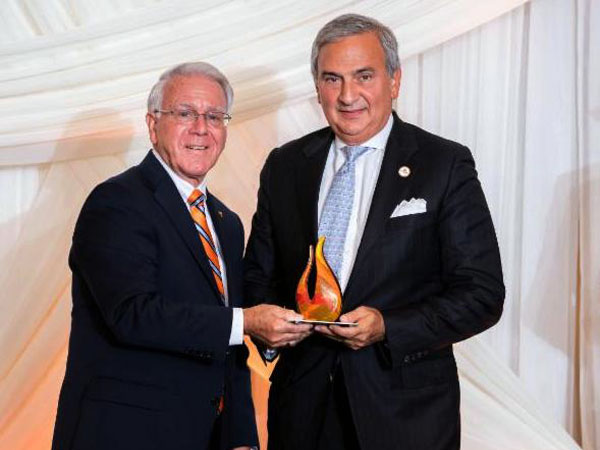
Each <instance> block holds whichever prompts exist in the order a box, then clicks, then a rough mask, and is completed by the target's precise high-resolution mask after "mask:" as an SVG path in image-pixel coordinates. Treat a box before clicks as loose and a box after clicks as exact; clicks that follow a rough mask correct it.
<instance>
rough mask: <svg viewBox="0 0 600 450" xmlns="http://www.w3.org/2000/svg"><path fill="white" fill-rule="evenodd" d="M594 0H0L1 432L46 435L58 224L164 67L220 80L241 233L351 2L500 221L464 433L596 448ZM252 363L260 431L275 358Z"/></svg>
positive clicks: (490, 439)
mask: <svg viewBox="0 0 600 450" xmlns="http://www.w3.org/2000/svg"><path fill="white" fill-rule="evenodd" d="M599 3H600V2H598V1H596V0H531V1H530V2H526V1H525V0H494V1H481V0H401V1H382V0H380V1H375V0H358V1H340V0H331V1H328V2H321V1H305V2H294V1H290V0H280V1H278V2H267V1H256V0H254V1H252V0H245V1H235V0H234V1H213V0H195V1H192V0H162V1H160V0H154V1H148V0H118V1H117V0H103V1H97V0H4V1H3V5H2V9H0V269H1V270H0V448H2V449H4V448H7V449H9V448H10V449H15V450H20V449H34V450H35V449H47V448H49V443H50V439H51V434H52V427H53V423H54V415H55V409H56V401H57V396H58V390H59V388H60V382H61V381H62V376H63V375H64V364H65V358H66V351H67V338H68V331H69V320H70V317H69V313H70V272H69V270H68V266H67V255H68V249H69V245H70V237H71V233H72V230H73V224H74V221H75V219H76V217H77V214H78V212H79V209H80V207H81V204H82V202H83V200H84V199H85V197H86V195H87V194H88V193H89V191H90V189H91V188H92V187H93V186H94V185H96V184H97V183H99V182H100V181H102V180H104V179H105V178H107V177H109V176H111V175H113V174H115V173H118V172H120V171H122V170H123V169H124V168H126V167H128V166H130V165H132V164H135V163H137V162H138V161H140V160H141V158H142V157H143V156H144V154H145V152H146V151H147V149H148V146H149V142H148V138H147V135H146V131H145V125H144V120H143V117H144V112H145V110H144V105H145V98H146V95H147V92H148V91H149V89H150V87H151V86H152V84H153V83H154V81H155V80H156V78H157V77H158V75H159V74H160V72H162V71H163V70H164V69H166V68H167V67H169V66H172V65H174V64H177V63H179V62H183V61H189V60H206V61H209V62H211V63H213V64H215V65H216V66H217V67H219V68H220V69H222V70H223V71H224V72H225V73H226V74H227V75H228V77H229V78H230V80H231V82H232V84H233V86H234V89H235V92H236V100H235V105H234V120H233V122H232V123H231V125H230V128H229V138H228V142H227V146H226V150H225V152H224V153H223V155H222V157H221V160H220V161H219V163H218V165H217V167H216V168H215V169H214V170H213V171H212V172H211V174H210V177H209V184H210V187H211V189H212V191H213V192H215V193H216V194H217V195H218V196H219V197H221V198H222V199H224V200H225V201H226V203H228V204H229V205H230V206H231V207H232V208H233V209H234V210H236V211H237V212H238V213H239V214H240V216H241V217H242V219H243V222H244V225H245V227H246V233H248V231H249V226H250V218H251V215H252V213H253V211H254V207H255V204H256V189H257V185H258V172H259V170H260V168H261V167H262V164H263V162H264V159H265V157H266V155H267V153H268V152H269V151H270V149H271V148H273V147H274V146H277V145H279V144H281V143H283V142H286V141H287V140H289V139H292V138H295V137H298V136H300V135H302V134H305V133H307V132H309V131H311V130H314V129H316V128H318V127H321V126H323V125H324V124H325V122H324V119H323V116H322V114H321V111H320V108H319V105H318V104H317V103H316V100H315V95H314V89H313V85H312V79H311V76H310V69H309V52H310V44H311V42H312V40H313V38H314V35H315V34H316V32H317V30H318V29H319V28H320V27H321V26H322V25H323V24H324V23H325V22H326V21H328V20H329V19H331V18H333V17H335V16H337V15H339V14H341V13H344V12H357V13H361V14H366V15H370V16H373V17H376V18H378V19H379V20H381V21H382V22H384V23H386V24H387V25H389V26H390V27H391V28H392V29H393V30H394V31H395V32H396V34H397V36H398V39H399V41H400V47H401V57H402V60H403V78H402V88H401V94H400V99H399V101H398V104H397V109H398V111H399V113H400V115H401V117H403V118H404V119H405V120H407V121H410V122H413V123H416V124H418V125H420V126H422V127H424V128H426V129H428V130H430V131H432V132H434V133H438V134H441V135H443V136H445V137H448V138H450V139H455V140H458V141H460V142H462V143H464V144H466V145H468V146H469V147H470V148H471V150H472V151H473V154H474V156H475V160H476V163H477V166H478V169H479V174H480V178H481V181H482V184H483V187H484V190H485V192H486V195H487V198H488V202H489V204H490V209H491V211H492V215H493V218H494V222H495V224H496V230H497V234H498V238H499V242H500V247H501V254H502V259H503V266H504V271H505V281H506V285H507V298H506V303H505V312H504V315H503V318H502V319H501V321H500V323H499V324H498V325H497V326H496V327H494V328H493V329H491V330H489V331H488V332H486V333H484V334H482V335H480V336H479V337H476V338H473V339H470V340H468V341H466V342H463V343H461V344H459V345H457V346H456V353H457V359H458V364H459V371H460V377H461V387H462V417H463V448H465V449H467V450H475V449H477V450H481V449H483V450H485V449H526V450H532V449H540V450H542V449H543V450H547V449H577V448H579V447H580V446H581V447H583V448H584V449H586V450H592V449H600V419H599V417H598V414H599V413H598V410H599V408H600V392H599V391H600V386H599V385H598V383H599V381H598V380H600V352H599V345H600V339H599V337H600V303H599V301H598V300H600V253H599V252H598V250H599V249H600V234H599V232H598V230H600V212H599V211H600V209H599V208H597V207H595V206H597V204H598V201H599V199H600V148H599V145H598V143H599V142H600V83H598V80H599V79H600V4H599ZM249 363H250V366H251V368H252V369H253V391H254V394H255V395H254V396H255V402H256V406H257V418H258V420H259V424H260V425H261V426H264V421H265V417H266V416H265V415H266V410H265V407H266V406H265V396H266V390H267V388H268V383H267V381H266V377H267V375H268V371H269V370H270V368H267V369H265V368H264V367H262V365H261V363H259V362H258V361H257V360H256V358H251V359H250V362H249ZM262 439H263V442H264V439H265V436H264V433H263V436H262Z"/></svg>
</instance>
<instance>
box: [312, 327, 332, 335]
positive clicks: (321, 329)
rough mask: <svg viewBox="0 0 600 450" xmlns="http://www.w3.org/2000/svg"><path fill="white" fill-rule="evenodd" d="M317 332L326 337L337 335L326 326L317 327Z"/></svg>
mask: <svg viewBox="0 0 600 450" xmlns="http://www.w3.org/2000/svg"><path fill="white" fill-rule="evenodd" d="M315 331H317V332H319V333H321V334H324V335H326V336H335V334H333V332H332V331H331V329H330V328H329V327H327V326H325V325H317V326H316V327H315Z"/></svg>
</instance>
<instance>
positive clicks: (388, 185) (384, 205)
mask: <svg viewBox="0 0 600 450" xmlns="http://www.w3.org/2000/svg"><path fill="white" fill-rule="evenodd" d="M416 151H417V144H416V142H415V140H414V137H413V135H412V132H411V130H410V129H409V128H408V127H407V126H406V124H404V122H402V121H401V120H400V119H399V118H398V116H396V114H395V113H394V125H393V128H392V131H391V133H390V137H389V138H388V142H387V145H386V147H385V153H384V155H383V161H382V163H381V170H380V171H379V178H378V179H377V184H376V186H375V192H374V193H373V200H372V202H371V208H370V210H369V215H368V217H367V223H366V224H365V229H364V232H363V235H362V239H361V242H360V246H359V247H358V252H357V254H356V259H355V261H354V266H353V267H352V272H351V275H350V279H349V281H348V286H347V287H346V291H345V297H346V298H348V299H349V301H348V303H349V304H352V300H353V299H352V297H351V295H352V287H353V286H354V284H355V283H356V279H357V278H359V275H360V271H361V267H362V266H363V264H365V261H366V259H367V256H368V254H369V252H370V250H371V249H372V248H373V246H374V245H375V243H376V242H377V240H378V239H379V238H380V237H381V235H382V234H383V233H384V232H385V226H386V223H387V221H388V220H389V218H390V216H391V214H392V212H393V211H394V208H395V207H396V204H397V202H398V198H399V197H401V196H402V191H403V190H405V189H406V188H407V187H408V183H409V182H410V177H406V178H403V177H401V176H400V175H399V174H398V170H399V169H400V168H401V167H402V166H407V167H410V164H409V162H410V159H411V157H412V156H413V154H414V153H415V152H416ZM345 306H346V308H345V309H347V307H348V304H347V305H345Z"/></svg>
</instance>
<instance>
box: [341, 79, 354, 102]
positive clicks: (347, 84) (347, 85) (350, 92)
mask: <svg viewBox="0 0 600 450" xmlns="http://www.w3.org/2000/svg"><path fill="white" fill-rule="evenodd" d="M357 92H358V91H357V89H356V86H354V83H353V82H352V81H343V82H342V86H341V89H340V95H339V97H338V99H339V101H340V103H342V104H344V105H352V104H353V103H354V102H355V101H356V98H357Z"/></svg>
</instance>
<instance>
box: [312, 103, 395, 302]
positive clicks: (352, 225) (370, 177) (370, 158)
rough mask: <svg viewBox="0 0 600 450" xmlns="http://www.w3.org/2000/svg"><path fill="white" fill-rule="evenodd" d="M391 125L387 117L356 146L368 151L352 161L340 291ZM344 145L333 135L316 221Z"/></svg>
mask: <svg viewBox="0 0 600 450" xmlns="http://www.w3.org/2000/svg"><path fill="white" fill-rule="evenodd" d="M393 124H394V120H393V118H392V115H391V114H390V118H389V119H388V121H387V123H386V124H385V126H384V127H383V128H382V129H381V131H380V132H379V133H377V134H376V135H375V136H373V137H372V138H371V139H369V140H368V141H366V142H363V143H361V144H359V145H360V146H361V147H371V148H370V149H369V150H367V151H366V152H365V153H364V154H362V155H361V156H360V157H358V158H357V159H356V162H355V179H354V203H353V206H352V212H351V213H350V221H349V223H348V230H347V232H346V241H345V242H344V255H343V260H342V267H341V270H340V277H339V278H340V279H339V280H338V281H339V282H340V287H341V288H342V292H344V291H345V290H346V286H347V284H348V279H349V278H350V273H351V272H352V267H353V266H354V260H355V259H356V253H357V252H358V246H359V245H360V241H361V239H362V235H363V231H364V229H365V225H366V223H367V216H368V215H369V209H370V208H371V201H372V200H373V193H374V192H375V185H376V184H377V179H378V178H379V170H380V169H381V162H382V161H383V154H384V151H385V146H386V144H387V140H388V138H389V136H390V132H391V131H392V125H393ZM347 145H348V144H346V143H345V142H343V141H342V140H341V139H340V138H338V137H337V136H336V138H335V140H334V141H333V142H332V143H331V147H330V148H329V154H328V155H327V161H326V162H325V169H324V171H323V178H322V180H321V188H320V189H319V221H320V220H321V213H322V211H323V205H324V204H325V198H327V193H328V192H329V188H330V187H331V183H332V182H333V177H334V176H335V174H336V172H337V171H338V170H339V169H340V167H342V165H343V164H344V162H345V161H346V157H345V156H344V152H342V150H341V149H342V148H343V147H346V146H347Z"/></svg>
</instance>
